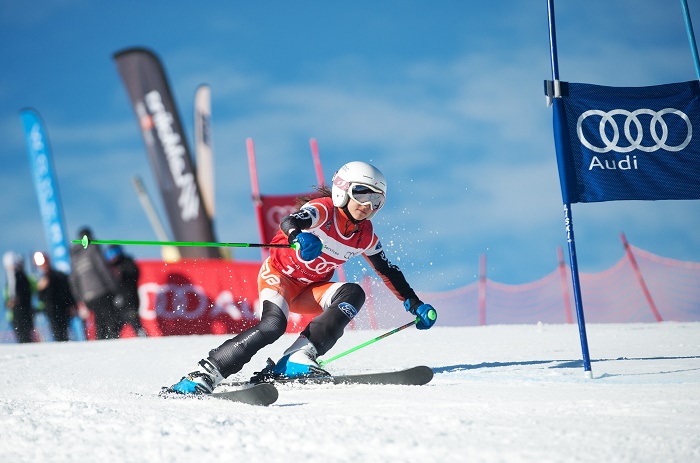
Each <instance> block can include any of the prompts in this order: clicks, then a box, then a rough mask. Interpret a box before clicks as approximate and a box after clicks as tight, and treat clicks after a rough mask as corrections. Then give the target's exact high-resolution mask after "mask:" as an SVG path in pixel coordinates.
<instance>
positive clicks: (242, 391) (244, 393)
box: [159, 383, 279, 405]
mask: <svg viewBox="0 0 700 463" xmlns="http://www.w3.org/2000/svg"><path fill="white" fill-rule="evenodd" d="M238 386H242V387H240V388H239V389H234V390H232V391H224V392H212V393H211V394H179V393H176V392H169V391H167V389H166V388H163V390H162V391H161V392H160V394H159V395H160V397H163V398H166V399H209V398H212V399H223V400H230V401H231V402H238V403H243V404H248V405H271V404H273V403H275V401H276V400H277V398H278V397H279V392H278V391H277V388H276V387H275V386H274V385H273V384H271V383H256V384H252V383H245V384H240V385H238Z"/></svg>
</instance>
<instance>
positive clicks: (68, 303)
mask: <svg viewBox="0 0 700 463" xmlns="http://www.w3.org/2000/svg"><path fill="white" fill-rule="evenodd" d="M34 263H35V264H36V266H37V268H38V269H39V271H40V272H41V276H40V277H39V281H38V282H37V292H38V294H39V300H40V301H41V302H43V303H44V310H45V311H46V315H47V317H48V319H49V322H50V323H51V331H52V333H53V339H54V341H68V322H69V321H70V317H71V316H72V315H75V314H76V313H77V308H76V304H75V298H74V297H73V293H72V291H71V289H70V283H69V281H68V275H66V274H65V273H63V272H60V271H58V270H56V269H55V268H53V267H51V260H50V259H49V256H47V255H46V254H44V253H41V252H37V253H36V254H34Z"/></svg>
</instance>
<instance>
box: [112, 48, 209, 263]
mask: <svg viewBox="0 0 700 463" xmlns="http://www.w3.org/2000/svg"><path fill="white" fill-rule="evenodd" d="M114 58H115V60H116V62H117V67H118V69H119V73H120V75H121V77H122V80H123V81H124V84H125V85H126V88H127V90H128V93H129V97H130V100H131V103H132V105H133V108H134V112H135V113H136V119H137V120H138V123H139V126H140V128H141V134H142V135H143V139H144V142H145V144H146V149H147V151H148V156H149V159H150V161H151V167H152V169H153V173H154V175H155V177H156V180H157V182H158V186H159V187H160V193H161V196H162V198H163V202H164V205H165V210H166V212H167V215H168V219H169V222H170V226H171V228H172V234H173V238H174V240H175V241H216V240H215V238H214V231H213V226H212V222H211V220H210V219H209V216H208V215H207V213H206V211H205V208H204V204H203V202H202V198H201V195H200V192H199V187H198V184H197V176H196V173H195V169H194V166H193V165H192V157H191V155H190V150H189V148H188V145H187V140H186V139H185V134H184V131H183V129H182V124H181V123H180V118H179V116H178V114H177V110H176V107H175V100H174V98H173V96H172V93H171V91H170V86H169V84H168V82H167V80H166V76H165V71H164V69H163V67H162V66H161V64H160V61H159V59H158V57H157V56H156V55H155V54H153V53H152V52H151V51H149V50H145V49H141V48H132V49H128V50H124V51H120V52H118V53H116V54H115V55H114ZM180 254H181V255H182V256H183V257H185V258H187V257H218V256H219V253H218V251H217V249H215V248H211V247H181V248H180Z"/></svg>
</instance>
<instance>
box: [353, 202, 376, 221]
mask: <svg viewBox="0 0 700 463" xmlns="http://www.w3.org/2000/svg"><path fill="white" fill-rule="evenodd" d="M348 211H349V212H350V215H351V216H352V218H353V219H355V220H357V221H360V220H365V219H366V218H367V217H368V216H369V215H370V214H371V213H372V206H371V205H370V204H360V203H358V202H357V201H355V200H354V199H352V198H350V199H349V200H348Z"/></svg>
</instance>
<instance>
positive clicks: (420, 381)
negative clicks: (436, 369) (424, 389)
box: [409, 365, 434, 386]
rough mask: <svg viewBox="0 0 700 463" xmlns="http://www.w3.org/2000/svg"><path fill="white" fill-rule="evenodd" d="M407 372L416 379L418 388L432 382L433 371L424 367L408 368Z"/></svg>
mask: <svg viewBox="0 0 700 463" xmlns="http://www.w3.org/2000/svg"><path fill="white" fill-rule="evenodd" d="M409 370H410V371H411V372H412V373H413V375H414V377H415V378H416V385H418V386H422V385H424V384H428V383H429V382H430V381H432V379H433V376H434V373H433V369H432V368H430V367H428V366H425V365H419V366H417V367H413V368H410V369H409Z"/></svg>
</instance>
